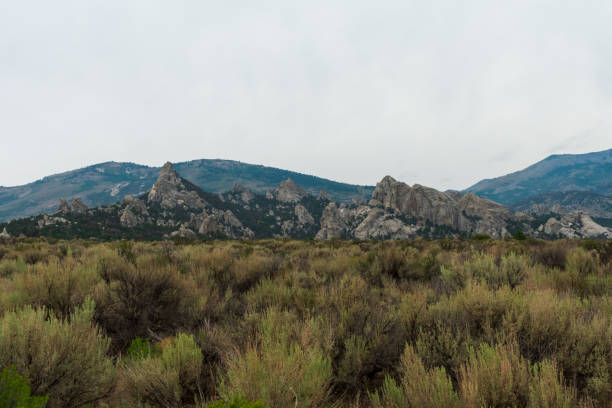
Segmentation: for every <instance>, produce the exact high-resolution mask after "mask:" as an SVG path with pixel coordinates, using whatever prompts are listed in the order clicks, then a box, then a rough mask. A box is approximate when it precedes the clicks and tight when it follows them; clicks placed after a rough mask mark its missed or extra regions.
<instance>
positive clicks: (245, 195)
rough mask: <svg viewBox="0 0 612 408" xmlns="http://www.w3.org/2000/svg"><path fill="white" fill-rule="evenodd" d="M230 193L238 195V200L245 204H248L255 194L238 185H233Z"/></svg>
mask: <svg viewBox="0 0 612 408" xmlns="http://www.w3.org/2000/svg"><path fill="white" fill-rule="evenodd" d="M232 193H235V194H238V195H240V199H241V200H242V201H244V202H245V203H248V202H249V201H251V200H252V199H254V198H255V193H254V192H253V191H251V190H250V189H248V188H246V187H245V186H243V185H242V184H238V183H234V187H233V188H232Z"/></svg>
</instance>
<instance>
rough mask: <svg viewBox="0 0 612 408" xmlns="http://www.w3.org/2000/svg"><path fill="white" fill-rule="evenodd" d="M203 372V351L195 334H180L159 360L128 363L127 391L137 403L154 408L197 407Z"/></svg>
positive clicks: (168, 345)
mask: <svg viewBox="0 0 612 408" xmlns="http://www.w3.org/2000/svg"><path fill="white" fill-rule="evenodd" d="M201 371H202V352H201V351H200V349H199V347H198V346H197V344H196V342H195V339H194V338H193V336H191V335H187V334H182V333H181V334H179V335H178V336H177V337H176V338H174V339H172V340H171V341H170V342H169V344H167V345H165V346H164V347H163V349H162V352H161V355H160V356H158V357H152V356H149V357H146V358H144V359H141V360H136V361H134V360H132V361H128V362H127V364H126V370H125V378H126V389H127V391H128V393H129V394H130V396H131V398H132V400H133V401H135V402H137V403H145V404H149V405H150V406H153V407H179V406H182V405H183V403H189V404H193V403H194V401H195V400H196V397H197V393H198V386H199V381H200V373H201Z"/></svg>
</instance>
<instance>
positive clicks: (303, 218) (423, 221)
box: [0, 163, 612, 240]
mask: <svg viewBox="0 0 612 408" xmlns="http://www.w3.org/2000/svg"><path fill="white" fill-rule="evenodd" d="M0 230H1V231H3V234H4V231H5V230H6V233H5V234H4V235H3V236H4V237H5V238H6V236H16V235H21V234H23V235H26V236H50V237H57V238H89V237H96V238H101V239H118V238H129V239H163V238H172V237H176V238H186V239H191V238H206V237H208V238H211V237H212V238H268V237H291V238H314V237H316V238H318V239H331V238H352V239H360V240H366V239H402V238H413V237H429V238H438V237H444V236H471V235H475V234H486V235H489V236H492V237H498V238H501V237H507V236H509V235H512V234H514V233H516V232H517V231H522V232H523V233H525V234H527V235H532V236H536V237H544V238H554V237H572V238H574V237H576V238H582V237H607V238H612V230H610V229H609V228H606V227H603V226H601V225H599V224H597V223H596V222H594V221H593V219H591V217H589V215H587V214H585V213H570V214H562V215H558V214H552V213H547V214H541V213H539V214H533V215H530V214H525V213H513V212H512V211H510V210H509V209H508V208H507V207H504V206H503V205H501V204H498V203H495V202H493V201H490V200H487V199H485V198H482V197H478V196H477V195H475V194H472V193H467V194H462V193H458V192H450V193H448V194H447V193H443V192H440V191H437V190H435V189H432V188H429V187H424V186H421V185H418V184H415V185H414V186H412V187H411V186H409V185H407V184H405V183H402V182H399V181H396V180H395V179H393V178H392V177H390V176H387V177H385V178H384V179H383V180H381V181H380V182H379V183H378V184H377V185H376V188H375V190H374V191H373V193H372V195H371V198H370V200H369V202H367V203H361V204H360V203H353V204H347V203H339V202H337V201H333V200H331V199H330V197H329V196H328V195H327V194H325V193H323V192H322V193H320V194H319V195H313V194H311V193H310V192H308V191H307V190H306V189H304V188H302V187H301V186H299V185H298V184H296V183H295V182H294V181H293V180H292V179H287V180H283V181H282V182H281V183H280V184H279V185H278V187H276V188H274V189H272V190H268V191H267V192H266V193H265V194H260V193H258V192H255V191H253V190H251V189H249V188H247V187H245V186H243V185H239V184H235V185H234V186H233V187H232V189H231V190H229V191H227V192H225V193H212V192H206V191H204V190H202V189H201V188H199V187H198V186H196V185H195V184H193V183H192V182H191V181H188V180H187V179H185V178H183V177H181V176H180V175H179V173H178V172H177V171H176V170H175V168H174V166H173V165H172V164H171V163H166V164H165V165H164V166H163V167H162V169H161V170H160V172H159V174H158V176H157V179H156V181H155V182H154V184H153V186H152V187H151V189H149V190H148V191H147V192H145V193H143V194H141V195H139V196H132V195H127V196H126V197H125V198H124V199H123V200H122V201H121V202H120V203H116V204H111V205H106V206H100V207H96V208H88V207H87V205H86V204H85V203H84V202H83V201H82V200H81V199H80V198H74V199H72V200H71V201H70V202H68V201H65V200H61V201H60V204H59V206H58V207H57V211H56V212H55V214H53V215H47V214H41V215H38V216H32V217H28V218H22V219H18V220H14V221H11V222H8V223H4V224H0Z"/></svg>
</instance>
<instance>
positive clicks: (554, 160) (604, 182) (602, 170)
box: [465, 149, 612, 210]
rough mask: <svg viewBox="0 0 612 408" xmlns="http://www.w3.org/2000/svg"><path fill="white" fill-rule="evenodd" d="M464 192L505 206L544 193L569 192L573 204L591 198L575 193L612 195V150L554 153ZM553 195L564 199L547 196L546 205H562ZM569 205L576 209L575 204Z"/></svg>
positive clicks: (484, 181) (482, 182)
mask: <svg viewBox="0 0 612 408" xmlns="http://www.w3.org/2000/svg"><path fill="white" fill-rule="evenodd" d="M465 192H472V193H475V194H477V195H479V196H481V197H485V198H488V199H490V200H493V201H496V202H498V203H502V204H504V205H508V206H512V205H514V204H516V203H520V202H525V201H526V200H528V199H530V198H533V197H536V196H539V195H541V194H546V193H558V192H563V193H567V192H571V195H570V197H571V199H572V200H573V201H574V202H575V203H578V202H580V201H584V200H587V201H588V200H589V197H590V196H589V195H588V194H585V195H584V198H580V197H578V196H579V194H578V193H577V192H587V193H595V194H598V195H600V196H607V197H612V149H610V150H605V151H602V152H596V153H588V154H563V155H553V156H550V157H548V158H546V159H544V160H542V161H540V162H538V163H536V164H534V165H532V166H529V167H527V168H526V169H524V170H521V171H517V172H515V173H512V174H508V175H506V176H503V177H498V178H494V179H487V180H482V181H480V182H479V183H477V184H475V185H473V186H472V187H470V188H468V189H466V190H465ZM553 198H554V199H560V200H561V201H563V200H566V198H565V196H562V195H559V196H548V197H547V199H548V202H547V205H550V206H551V207H552V206H553V205H555V204H559V205H562V203H561V202H559V201H556V200H553ZM578 207H580V206H578ZM569 208H574V209H576V208H577V206H575V205H572V206H570V207H569ZM580 209H581V210H588V208H583V207H580Z"/></svg>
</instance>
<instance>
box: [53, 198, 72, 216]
mask: <svg viewBox="0 0 612 408" xmlns="http://www.w3.org/2000/svg"><path fill="white" fill-rule="evenodd" d="M56 212H57V213H59V214H68V213H70V205H69V204H68V201H66V200H64V199H63V198H60V203H59V206H58V207H57V211H56Z"/></svg>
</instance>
